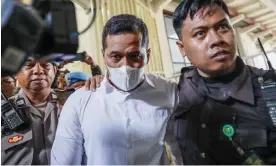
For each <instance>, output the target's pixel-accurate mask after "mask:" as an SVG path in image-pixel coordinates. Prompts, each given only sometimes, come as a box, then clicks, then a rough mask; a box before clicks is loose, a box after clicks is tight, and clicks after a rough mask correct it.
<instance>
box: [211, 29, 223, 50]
mask: <svg viewBox="0 0 276 166" xmlns="http://www.w3.org/2000/svg"><path fill="white" fill-rule="evenodd" d="M209 35H210V38H209V42H210V43H211V45H210V48H216V47H221V46H222V45H223V44H224V43H225V42H224V40H223V38H222V36H221V35H220V34H219V33H218V32H216V31H215V30H212V31H210V34H209Z"/></svg>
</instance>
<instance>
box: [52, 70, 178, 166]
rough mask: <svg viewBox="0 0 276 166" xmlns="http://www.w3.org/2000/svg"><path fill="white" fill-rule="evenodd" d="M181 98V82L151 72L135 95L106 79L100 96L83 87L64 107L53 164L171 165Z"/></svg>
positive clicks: (53, 148)
mask: <svg viewBox="0 0 276 166" xmlns="http://www.w3.org/2000/svg"><path fill="white" fill-rule="evenodd" d="M177 95H178V94H177V89H176V84H175V83H173V82H170V81H167V80H165V79H163V78H161V77H157V76H155V75H153V74H149V73H146V74H145V80H144V82H143V83H142V85H141V86H140V87H139V88H137V89H136V90H135V91H133V92H130V93H128V92H122V91H120V90H118V89H116V88H114V87H113V86H112V85H111V84H110V83H109V81H108V80H107V79H106V78H105V79H104V80H103V82H102V83H101V86H100V88H98V89H97V91H96V92H92V91H86V90H85V89H84V88H82V89H79V90H78V91H76V92H75V93H74V94H73V95H71V96H70V97H69V99H68V100H67V101H66V103H65V105H64V107H63V110H62V113H61V116H60V120H59V124H58V128H57V132H56V137H55V141H54V144H53V147H52V154H51V164H61V165H67V164H89V165H92V164H93V165H94V164H97V165H106V164H112V165H117V164H119V165H134V164H139V165H149V164H153V165H157V164H169V163H168V162H166V161H168V160H167V157H168V156H167V154H166V148H165V140H166V139H167V138H168V140H170V141H171V140H172V138H173V135H172V134H171V135H170V136H169V135H168V134H166V130H168V129H167V124H168V120H169V117H170V115H171V114H172V111H173V109H174V107H175V105H176V102H177ZM167 133H172V132H171V131H170V132H168V131H167ZM166 143H167V142H166ZM175 145H177V143H176V144H175ZM174 159H175V158H174Z"/></svg>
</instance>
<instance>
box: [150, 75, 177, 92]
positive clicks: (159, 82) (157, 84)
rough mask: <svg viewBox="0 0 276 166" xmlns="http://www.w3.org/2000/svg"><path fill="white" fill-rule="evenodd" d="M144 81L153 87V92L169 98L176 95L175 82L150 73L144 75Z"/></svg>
mask: <svg viewBox="0 0 276 166" xmlns="http://www.w3.org/2000/svg"><path fill="white" fill-rule="evenodd" d="M146 79H147V82H148V83H149V84H151V85H152V86H153V87H154V90H155V91H158V92H162V93H165V94H166V95H167V96H169V97H171V96H172V95H173V96H174V95H175V94H176V91H177V83H176V82H174V81H171V80H169V79H166V78H164V77H161V76H158V75H155V74H152V73H146Z"/></svg>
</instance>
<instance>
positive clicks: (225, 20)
mask: <svg viewBox="0 0 276 166" xmlns="http://www.w3.org/2000/svg"><path fill="white" fill-rule="evenodd" d="M224 22H228V20H227V19H226V18H224V19H222V20H220V21H218V22H217V23H215V25H218V24H221V23H224Z"/></svg>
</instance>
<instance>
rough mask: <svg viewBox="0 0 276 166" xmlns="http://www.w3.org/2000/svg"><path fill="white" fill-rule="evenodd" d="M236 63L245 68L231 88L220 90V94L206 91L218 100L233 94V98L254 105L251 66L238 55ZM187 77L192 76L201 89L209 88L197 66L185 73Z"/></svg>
mask: <svg viewBox="0 0 276 166" xmlns="http://www.w3.org/2000/svg"><path fill="white" fill-rule="evenodd" d="M236 63H239V65H237V66H239V67H242V68H243V69H242V72H241V74H240V75H239V76H238V77H237V78H235V79H234V80H233V81H232V82H231V86H230V88H227V89H226V90H225V91H223V92H222V93H221V92H220V94H208V93H206V95H208V96H209V97H211V98H215V99H217V100H225V99H227V98H229V97H230V96H231V97H232V98H235V99H237V100H240V101H243V102H246V103H249V104H252V105H253V104H254V102H255V100H254V92H253V86H252V80H251V73H250V71H249V68H248V67H247V66H246V65H245V64H244V62H243V61H242V59H241V58H240V57H237V60H236ZM185 77H186V78H191V79H192V80H193V82H194V83H196V84H198V85H199V86H200V89H203V90H204V91H205V90H206V89H207V88H206V85H205V83H204V81H203V79H202V78H201V76H200V75H199V73H198V71H197V69H196V68H193V69H192V70H190V71H188V72H187V73H186V74H185Z"/></svg>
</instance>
